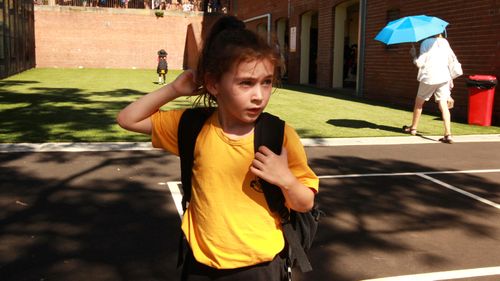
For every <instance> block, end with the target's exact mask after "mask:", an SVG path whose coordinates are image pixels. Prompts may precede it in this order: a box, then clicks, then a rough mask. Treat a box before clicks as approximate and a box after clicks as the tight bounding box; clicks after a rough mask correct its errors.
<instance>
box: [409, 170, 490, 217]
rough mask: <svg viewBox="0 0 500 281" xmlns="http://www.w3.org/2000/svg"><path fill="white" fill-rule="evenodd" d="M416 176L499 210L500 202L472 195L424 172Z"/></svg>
mask: <svg viewBox="0 0 500 281" xmlns="http://www.w3.org/2000/svg"><path fill="white" fill-rule="evenodd" d="M417 176H419V177H422V178H424V179H427V180H430V181H432V182H433V183H436V184H439V185H441V186H444V187H446V188H448V189H450V190H453V191H455V192H458V193H460V194H463V195H465V196H467V197H470V198H472V199H475V200H477V201H479V202H481V203H484V204H487V205H490V206H492V207H494V208H497V209H499V210H500V204H497V203H494V202H492V201H490V200H488V199H484V198H482V197H479V196H477V195H474V194H472V193H470V192H467V191H465V190H462V189H460V188H458V187H455V186H453V185H450V184H447V183H445V182H443V181H440V180H438V179H435V178H433V177H429V176H428V175H424V174H417Z"/></svg>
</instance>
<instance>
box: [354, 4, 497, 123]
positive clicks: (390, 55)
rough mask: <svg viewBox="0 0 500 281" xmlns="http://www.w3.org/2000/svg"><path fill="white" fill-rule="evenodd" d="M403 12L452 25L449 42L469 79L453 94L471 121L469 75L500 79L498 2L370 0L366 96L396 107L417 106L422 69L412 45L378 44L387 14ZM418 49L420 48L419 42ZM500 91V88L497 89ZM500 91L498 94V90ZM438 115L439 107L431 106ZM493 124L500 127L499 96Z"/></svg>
mask: <svg viewBox="0 0 500 281" xmlns="http://www.w3.org/2000/svg"><path fill="white" fill-rule="evenodd" d="M391 9H399V12H400V16H401V17H403V16H407V15H417V14H427V15H433V16H438V17H440V18H442V19H444V20H446V21H448V22H449V23H450V25H449V26H448V27H447V32H448V41H449V42H450V45H451V47H452V48H453V50H454V51H455V53H456V55H457V57H458V59H459V60H460V62H461V63H462V67H463V69H464V74H465V75H464V76H462V77H459V78H457V79H455V88H454V90H453V91H452V95H453V97H454V98H455V101H456V103H455V104H456V108H455V109H454V110H453V115H454V117H457V118H459V119H463V120H465V119H466V118H467V104H468V89H467V87H466V77H467V76H468V75H472V74H489V75H495V76H497V77H500V33H499V32H498V30H500V20H499V18H500V5H499V3H498V1H496V2H495V1H486V0H468V1H451V0H450V1H430V2H426V3H425V5H424V4H422V2H421V1H418V0H408V1H404V3H403V2H401V1H368V4H367V11H368V13H367V25H366V42H367V43H366V65H365V74H366V75H365V87H364V88H365V89H364V90H365V96H366V97H367V98H370V99H375V100H380V101H386V102H390V103H395V104H400V105H407V106H408V107H409V106H410V105H411V104H412V102H413V100H414V98H415V93H416V91H417V87H418V82H417V81H416V76H417V69H416V68H415V67H414V66H413V65H412V64H411V62H410V58H409V55H408V51H409V48H410V47H411V44H401V45H397V46H396V47H394V48H386V47H385V46H384V45H383V44H381V43H379V42H377V41H375V40H373V38H374V37H375V36H376V34H377V33H378V31H379V30H380V29H381V28H382V27H383V26H384V25H385V24H386V13H387V11H388V10H391ZM416 47H418V44H416ZM497 89H498V90H500V89H499V88H498V87H497ZM497 92H498V91H497ZM426 107H428V108H429V109H431V110H434V111H436V110H437V107H436V106H434V105H430V104H429V105H426ZM493 119H494V120H493V121H494V122H495V123H496V124H497V125H498V124H499V123H500V98H499V96H498V95H497V98H496V101H495V105H494V114H493Z"/></svg>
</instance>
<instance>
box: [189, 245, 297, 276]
mask: <svg viewBox="0 0 500 281" xmlns="http://www.w3.org/2000/svg"><path fill="white" fill-rule="evenodd" d="M181 280H182V281H249V280H251V281H284V280H288V279H287V265H286V258H285V255H284V254H283V253H280V254H278V255H276V257H275V258H274V259H273V260H272V261H270V262H264V263H260V264H256V265H253V266H248V267H242V268H235V269H216V268H213V267H209V266H207V265H204V264H201V263H199V262H197V261H196V260H195V258H194V256H193V253H192V252H191V251H190V250H189V252H188V254H187V255H186V259H185V260H184V266H183V268H182V277H181Z"/></svg>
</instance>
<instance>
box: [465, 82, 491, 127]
mask: <svg viewBox="0 0 500 281" xmlns="http://www.w3.org/2000/svg"><path fill="white" fill-rule="evenodd" d="M466 83H467V87H468V88H469V119H468V120H469V124H474V125H480V126H490V125H491V115H492V113H493V98H494V96H495V86H496V85H497V78H496V77H495V76H491V75H471V76H469V78H468V79H467V81H466Z"/></svg>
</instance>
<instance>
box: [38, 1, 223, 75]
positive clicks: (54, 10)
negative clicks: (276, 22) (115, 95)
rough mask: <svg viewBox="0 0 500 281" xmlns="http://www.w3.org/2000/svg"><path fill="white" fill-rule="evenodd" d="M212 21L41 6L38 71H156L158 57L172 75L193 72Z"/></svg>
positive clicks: (193, 15)
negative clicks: (164, 57) (163, 53)
mask: <svg viewBox="0 0 500 281" xmlns="http://www.w3.org/2000/svg"><path fill="white" fill-rule="evenodd" d="M213 19H214V17H213V16H208V17H204V16H203V14H201V13H184V12H177V11H167V12H165V15H164V17H156V16H155V14H154V11H153V10H140V9H103V8H90V7H87V8H84V7H59V6H52V7H51V6H37V7H36V10H35V40H36V43H35V44H36V66H37V67H70V68H75V67H80V66H81V67H85V68H146V69H147V68H156V64H157V51H158V50H160V49H165V50H166V51H167V52H168V58H167V60H168V63H169V68H171V69H182V68H183V67H187V66H194V65H195V63H196V61H197V52H198V49H199V48H200V47H201V41H202V40H201V38H202V36H203V35H202V34H203V32H204V30H205V29H206V26H207V25H209V24H210V23H212V22H213Z"/></svg>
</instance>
